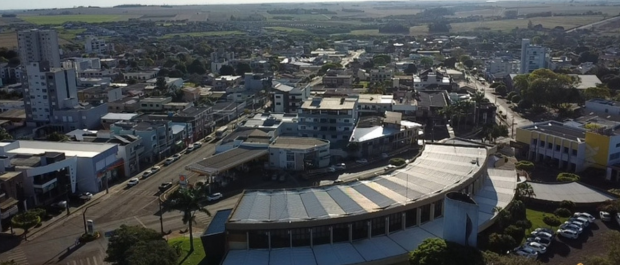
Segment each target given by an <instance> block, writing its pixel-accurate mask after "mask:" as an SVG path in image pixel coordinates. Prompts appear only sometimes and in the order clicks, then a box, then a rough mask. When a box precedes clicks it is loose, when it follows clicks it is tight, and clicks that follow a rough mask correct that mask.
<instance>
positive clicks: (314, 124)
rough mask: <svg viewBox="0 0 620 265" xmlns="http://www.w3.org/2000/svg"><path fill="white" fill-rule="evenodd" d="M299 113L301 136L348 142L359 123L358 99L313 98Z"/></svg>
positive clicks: (299, 131)
mask: <svg viewBox="0 0 620 265" xmlns="http://www.w3.org/2000/svg"><path fill="white" fill-rule="evenodd" d="M298 112H299V115H298V116H299V121H298V123H297V124H298V125H297V128H298V129H297V131H298V133H299V136H301V137H313V138H320V139H324V140H329V141H330V142H336V141H338V140H345V141H348V140H349V138H350V136H351V133H352V132H353V129H354V128H355V124H356V123H357V118H358V111H357V98H311V99H308V100H306V101H304V103H303V105H302V106H301V108H300V109H299V110H298Z"/></svg>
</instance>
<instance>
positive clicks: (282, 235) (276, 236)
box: [270, 230, 291, 248]
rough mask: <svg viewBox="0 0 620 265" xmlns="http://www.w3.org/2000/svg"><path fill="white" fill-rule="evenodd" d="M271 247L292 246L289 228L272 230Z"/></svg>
mask: <svg viewBox="0 0 620 265" xmlns="http://www.w3.org/2000/svg"><path fill="white" fill-rule="evenodd" d="M270 233H271V248H288V247H291V237H290V234H289V233H290V231H289V230H272V231H270Z"/></svg>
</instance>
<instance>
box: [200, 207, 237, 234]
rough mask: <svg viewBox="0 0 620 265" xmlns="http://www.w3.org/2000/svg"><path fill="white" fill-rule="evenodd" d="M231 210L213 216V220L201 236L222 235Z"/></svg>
mask: <svg viewBox="0 0 620 265" xmlns="http://www.w3.org/2000/svg"><path fill="white" fill-rule="evenodd" d="M231 212H232V209H225V210H219V211H217V213H215V216H213V219H212V220H211V222H210V223H209V226H208V227H207V230H206V231H205V232H204V234H203V236H209V235H214V234H222V233H224V232H226V221H227V220H228V217H230V213H231Z"/></svg>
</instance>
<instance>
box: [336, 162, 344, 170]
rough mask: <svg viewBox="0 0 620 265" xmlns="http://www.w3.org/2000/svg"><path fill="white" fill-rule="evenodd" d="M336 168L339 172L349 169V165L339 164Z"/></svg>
mask: <svg viewBox="0 0 620 265" xmlns="http://www.w3.org/2000/svg"><path fill="white" fill-rule="evenodd" d="M334 168H335V169H337V170H345V169H347V165H346V164H345V163H339V164H336V165H334Z"/></svg>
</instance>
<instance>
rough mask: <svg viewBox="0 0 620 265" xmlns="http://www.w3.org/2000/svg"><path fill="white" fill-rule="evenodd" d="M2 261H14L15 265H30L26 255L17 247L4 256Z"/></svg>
mask: <svg viewBox="0 0 620 265" xmlns="http://www.w3.org/2000/svg"><path fill="white" fill-rule="evenodd" d="M2 260H7V261H11V260H12V261H14V262H15V264H20V265H30V263H28V258H27V257H26V254H25V253H24V251H22V249H21V248H20V247H16V248H14V249H11V250H9V251H7V252H5V253H3V254H2Z"/></svg>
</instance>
